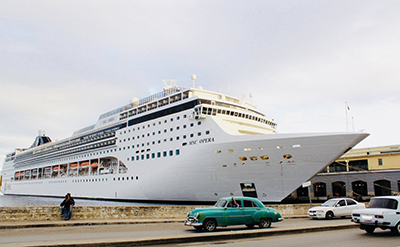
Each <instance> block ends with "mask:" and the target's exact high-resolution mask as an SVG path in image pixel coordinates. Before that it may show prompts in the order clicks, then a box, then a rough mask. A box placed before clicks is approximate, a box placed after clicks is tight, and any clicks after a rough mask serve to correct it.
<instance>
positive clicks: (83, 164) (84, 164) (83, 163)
mask: <svg viewBox="0 0 400 247" xmlns="http://www.w3.org/2000/svg"><path fill="white" fill-rule="evenodd" d="M88 165H89V161H85V162H82V163H81V166H88Z"/></svg>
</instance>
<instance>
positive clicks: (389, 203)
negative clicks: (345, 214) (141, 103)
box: [351, 196, 400, 235]
mask: <svg viewBox="0 0 400 247" xmlns="http://www.w3.org/2000/svg"><path fill="white" fill-rule="evenodd" d="M351 221H353V222H355V223H359V224H360V229H362V230H365V231H366V232H367V233H373V232H374V230H375V228H377V227H379V228H381V229H382V230H386V229H390V230H391V231H392V233H394V234H396V235H400V196H378V197H374V198H372V199H371V201H370V202H369V204H368V207H367V208H366V209H360V210H354V211H353V212H352V213H351Z"/></svg>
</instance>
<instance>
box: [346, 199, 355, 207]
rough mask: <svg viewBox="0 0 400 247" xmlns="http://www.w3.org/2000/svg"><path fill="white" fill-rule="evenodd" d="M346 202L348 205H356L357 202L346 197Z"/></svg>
mask: <svg viewBox="0 0 400 247" xmlns="http://www.w3.org/2000/svg"><path fill="white" fill-rule="evenodd" d="M346 202H347V205H348V206H350V205H356V204H357V203H356V202H355V201H353V200H350V199H346Z"/></svg>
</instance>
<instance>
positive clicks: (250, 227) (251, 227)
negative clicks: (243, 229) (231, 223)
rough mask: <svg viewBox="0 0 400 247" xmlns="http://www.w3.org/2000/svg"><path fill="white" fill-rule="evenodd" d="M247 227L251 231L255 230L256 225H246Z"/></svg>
mask: <svg viewBox="0 0 400 247" xmlns="http://www.w3.org/2000/svg"><path fill="white" fill-rule="evenodd" d="M246 226H247V228H249V229H253V228H254V225H253V224H246Z"/></svg>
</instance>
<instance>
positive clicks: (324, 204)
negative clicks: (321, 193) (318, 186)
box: [321, 200, 337, 207]
mask: <svg viewBox="0 0 400 247" xmlns="http://www.w3.org/2000/svg"><path fill="white" fill-rule="evenodd" d="M336 202H337V200H328V201H326V202H324V203H323V204H322V205H321V206H322V207H333V206H335V204H336Z"/></svg>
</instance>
